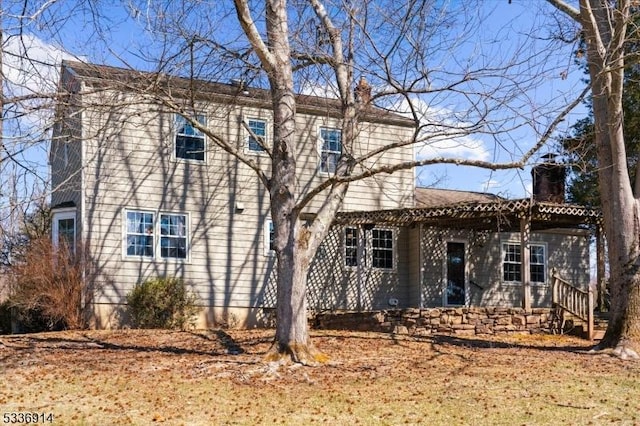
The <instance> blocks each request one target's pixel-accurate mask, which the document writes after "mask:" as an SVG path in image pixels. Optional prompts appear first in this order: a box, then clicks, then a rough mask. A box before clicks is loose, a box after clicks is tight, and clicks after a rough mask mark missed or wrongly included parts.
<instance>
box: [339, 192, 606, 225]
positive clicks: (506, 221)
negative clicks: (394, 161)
mask: <svg viewBox="0 0 640 426" xmlns="http://www.w3.org/2000/svg"><path fill="white" fill-rule="evenodd" d="M523 217H529V218H530V221H531V228H532V230H541V229H551V228H578V227H581V226H585V225H590V224H596V223H598V222H599V221H600V220H601V217H602V214H601V212H600V210H599V209H593V208H588V207H584V206H579V205H574V204H558V203H549V202H537V201H533V200H531V199H519V200H503V199H500V200H496V201H490V202H467V203H458V204H450V205H445V206H440V207H425V208H409V209H395V210H376V211H358V212H340V213H338V215H337V217H336V220H335V223H337V224H344V225H347V224H350V225H366V224H372V223H375V224H386V225H395V226H411V225H414V224H419V223H422V224H428V225H434V226H443V227H450V228H461V229H478V230H481V229H487V230H496V231H510V230H518V229H519V228H520V219H521V218H523Z"/></svg>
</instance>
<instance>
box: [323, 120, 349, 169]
mask: <svg viewBox="0 0 640 426" xmlns="http://www.w3.org/2000/svg"><path fill="white" fill-rule="evenodd" d="M322 129H326V130H337V131H339V132H340V147H341V148H344V143H343V141H342V129H341V128H340V127H337V126H325V125H322V126H318V128H317V144H316V148H317V149H316V151H317V155H318V163H317V167H316V168H317V170H318V173H319V174H320V175H322V176H333V175H335V171H334V172H330V171H328V170H322V152H323V151H324V150H323V149H322V147H323V145H324V139H322ZM327 152H331V153H336V152H337V151H327ZM343 154H344V149H342V150H341V151H340V156H342V155H343Z"/></svg>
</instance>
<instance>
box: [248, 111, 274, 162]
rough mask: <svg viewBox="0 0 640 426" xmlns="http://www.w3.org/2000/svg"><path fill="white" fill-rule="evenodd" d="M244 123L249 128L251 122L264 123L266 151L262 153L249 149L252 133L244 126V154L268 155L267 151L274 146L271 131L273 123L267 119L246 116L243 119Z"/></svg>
mask: <svg viewBox="0 0 640 426" xmlns="http://www.w3.org/2000/svg"><path fill="white" fill-rule="evenodd" d="M242 121H243V123H244V125H246V126H247V127H250V126H249V121H262V122H264V132H265V135H264V144H265V146H264V148H265V149H264V150H262V151H255V150H252V149H250V148H249V139H250V138H251V133H249V130H247V128H245V126H244V125H243V126H242V131H243V132H242V135H243V146H244V152H245V153H247V154H251V155H267V156H268V153H267V150H268V149H269V148H270V147H271V146H273V144H272V142H271V132H270V131H269V129H270V128H271V122H270V121H269V120H267V119H266V118H260V117H255V116H246V117H243V118H242Z"/></svg>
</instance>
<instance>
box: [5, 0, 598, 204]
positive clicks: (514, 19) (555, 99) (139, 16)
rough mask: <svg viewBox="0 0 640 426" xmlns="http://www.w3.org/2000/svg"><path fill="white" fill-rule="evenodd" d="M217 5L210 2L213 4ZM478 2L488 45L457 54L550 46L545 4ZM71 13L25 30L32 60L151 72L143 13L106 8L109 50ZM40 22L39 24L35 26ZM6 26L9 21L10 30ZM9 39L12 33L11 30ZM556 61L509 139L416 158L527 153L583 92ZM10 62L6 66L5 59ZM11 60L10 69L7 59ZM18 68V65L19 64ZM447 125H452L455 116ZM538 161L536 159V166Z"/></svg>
mask: <svg viewBox="0 0 640 426" xmlns="http://www.w3.org/2000/svg"><path fill="white" fill-rule="evenodd" d="M454 3H455V2H454ZM69 4H71V3H64V2H63V3H60V4H59V5H54V7H55V8H56V9H55V10H54V9H52V11H51V12H52V13H59V12H61V11H62V12H65V8H66V7H68V5H69ZM128 4H132V3H131V2H130V3H128ZM143 4H144V3H143ZM215 4H216V3H212V5H215ZM481 4H482V7H483V9H482V10H479V12H478V13H481V14H486V15H487V16H488V17H489V18H490V21H488V24H487V25H486V26H485V27H484V28H483V31H482V33H481V34H478V35H477V36H478V40H480V39H482V40H484V44H482V43H480V44H476V43H473V44H471V43H469V44H467V45H465V46H461V47H460V48H459V50H458V51H457V52H456V55H458V56H459V57H464V56H467V57H475V58H478V60H482V58H483V57H489V56H491V55H504V56H505V57H507V56H508V55H510V54H511V53H512V52H513V51H514V50H516V49H518V46H520V42H522V41H523V40H524V38H525V36H526V35H527V34H530V32H531V31H533V32H534V33H536V35H537V36H539V37H541V39H540V40H539V41H538V42H536V46H538V47H539V46H542V45H544V44H545V43H547V41H546V40H544V39H543V37H544V36H546V35H547V32H546V31H545V30H544V28H545V26H546V25H547V24H548V23H549V22H552V21H553V16H552V15H546V14H545V13H542V12H544V11H546V12H551V8H550V7H549V6H548V5H546V2H544V1H542V0H531V1H528V0H526V1H525V0H513V1H512V3H511V4H509V3H508V2H507V1H506V0H486V1H484V2H482V3H481ZM212 7H222V6H212ZM541 11H542V12H541ZM66 12H67V16H69V18H68V19H69V20H68V21H66V22H62V23H60V26H59V28H58V31H57V32H56V33H55V34H46V33H45V32H43V31H38V28H37V25H32V26H28V27H27V28H26V32H25V34H26V39H27V40H30V42H29V44H28V45H27V49H28V50H29V51H30V53H29V54H30V55H32V56H35V57H37V58H39V59H40V60H41V61H42V62H43V63H51V64H58V63H59V62H60V60H61V59H62V58H72V57H74V56H77V57H81V58H87V59H88V60H90V61H93V62H96V63H108V64H113V65H123V64H125V63H126V64H129V65H131V66H133V67H135V68H140V69H145V68H148V67H147V66H146V63H145V61H144V58H141V57H140V56H138V55H135V54H134V52H136V51H138V50H140V49H139V48H144V47H149V42H148V38H146V37H144V36H143V35H142V34H143V31H142V30H143V29H144V28H145V27H148V26H150V25H153V24H154V23H153V22H148V21H145V14H144V10H140V9H134V8H130V7H129V8H122V7H119V6H115V5H114V6H112V5H111V3H109V2H103V3H102V5H101V9H100V10H99V11H98V13H100V14H102V15H103V22H105V23H106V25H105V33H104V36H105V38H108V39H109V42H108V43H107V44H104V43H96V42H94V40H95V38H93V37H92V36H91V33H92V28H91V27H89V26H88V25H87V24H85V23H84V21H83V19H82V18H79V17H78V16H79V15H75V14H74V13H71V11H66ZM556 13H557V12H556ZM35 23H37V20H34V24H35ZM194 25H195V24H194ZM6 26H7V24H6V21H5V29H6ZM107 30H108V31H107ZM7 33H8V34H10V33H11V31H10V29H9V30H8V31H7ZM9 40H11V38H9ZM14 40H17V39H14ZM14 48H15V47H14ZM551 59H552V60H554V61H557V62H558V65H557V67H555V68H554V67H550V68H549V69H547V70H546V71H545V73H546V74H545V75H541V76H539V77H541V78H542V79H543V80H544V83H545V84H544V85H543V86H540V87H538V88H536V89H532V90H531V91H530V92H529V93H527V95H526V97H523V99H522V100H520V101H519V102H520V105H522V109H521V110H518V111H517V112H518V114H520V115H521V116H520V117H518V119H517V120H512V121H510V120H505V121H504V122H501V123H500V130H504V133H500V134H499V135H495V134H494V135H490V134H486V133H485V134H483V133H479V134H476V135H473V136H465V137H461V138H457V139H455V140H447V141H439V142H437V143H432V144H430V145H429V146H425V147H420V148H419V149H417V150H416V152H417V155H419V156H425V155H438V156H448V157H451V156H455V157H461V158H466V159H479V160H493V161H500V162H503V161H511V160H514V159H517V157H518V156H519V155H520V154H521V153H522V152H525V151H526V150H527V149H528V147H530V146H532V145H533V144H535V143H536V141H537V140H538V138H539V135H540V134H541V133H542V132H543V131H544V130H546V124H547V123H549V122H550V121H551V120H552V119H553V118H555V116H554V115H553V114H552V112H553V111H557V110H558V109H559V108H561V107H562V106H563V105H564V104H566V103H567V102H568V101H570V100H572V99H573V96H575V95H577V94H578V93H579V92H580V90H581V87H582V86H583V84H582V83H581V82H580V79H581V77H582V71H581V70H580V69H579V68H578V67H577V66H576V65H574V64H573V59H572V56H571V46H566V48H565V50H562V49H559V50H557V51H555V52H553V55H551V56H550V60H551ZM5 62H7V61H6V60H5ZM8 62H9V67H11V63H10V61H8ZM15 68H18V66H17V65H16V66H15ZM5 70H6V71H7V74H8V75H9V76H10V78H13V79H15V80H16V81H19V80H20V78H21V77H20V76H19V75H18V74H16V73H15V71H16V70H15V69H14V70H13V71H12V70H10V69H9V70H7V64H6V63H5ZM42 70H44V73H43V75H42V78H43V82H44V83H43V82H36V83H35V84H39V85H42V84H45V85H47V84H48V86H47V87H49V88H51V87H53V86H52V85H55V83H56V78H57V77H56V73H55V70H56V68H55V67H43V68H42ZM531 72H532V73H535V72H536V70H531ZM28 84H33V82H25V86H28ZM455 108H456V104H455V102H453V100H452V102H447V103H446V104H444V103H443V104H439V105H438V106H437V107H434V105H430V107H429V108H428V111H429V114H431V115H430V116H431V117H434V116H440V117H453V116H455V115H459V114H458V113H459V111H455ZM585 114H586V110H585V108H583V107H580V108H578V109H577V110H576V111H574V112H573V113H572V114H570V116H569V117H568V119H567V120H566V121H565V122H564V123H563V124H562V126H561V128H560V129H559V130H560V131H567V130H568V128H569V126H570V124H572V123H573V122H575V121H576V120H578V119H580V118H582V117H584V116H585ZM445 119H449V120H451V118H445ZM527 121H528V124H527ZM508 127H510V128H509V129H508V130H509V131H506V130H507V128H508ZM487 133H488V132H487ZM43 151H46V149H44V150H43V149H42V147H39V149H38V150H37V151H34V152H32V153H29V157H30V158H29V160H33V161H36V162H41V161H44V162H45V164H46V158H44V156H43ZM35 152H38V153H39V154H36V153H35ZM548 152H549V148H543V149H542V151H541V153H540V155H543V154H546V153H548ZM41 157H42V158H41ZM539 157H540V156H535V157H534V160H537V159H539ZM416 176H417V180H418V182H419V183H420V184H422V185H428V186H436V187H440V188H447V189H459V190H469V191H487V192H493V193H497V194H500V195H503V196H508V197H526V196H528V195H529V192H530V189H531V172H530V167H526V168H524V169H522V170H520V169H519V170H510V171H500V172H491V171H488V170H483V169H477V168H473V167H463V166H444V165H443V166H437V165H436V166H429V167H424V168H421V169H417V170H416Z"/></svg>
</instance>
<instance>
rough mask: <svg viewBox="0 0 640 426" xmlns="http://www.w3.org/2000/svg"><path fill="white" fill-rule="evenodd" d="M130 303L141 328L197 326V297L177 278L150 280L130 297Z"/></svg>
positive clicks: (138, 286) (134, 320)
mask: <svg viewBox="0 0 640 426" xmlns="http://www.w3.org/2000/svg"><path fill="white" fill-rule="evenodd" d="M127 304H128V305H129V312H130V314H131V318H132V320H133V325H134V326H135V327H137V328H167V329H172V328H173V329H182V330H184V329H186V328H188V327H189V326H191V327H193V326H194V325H195V317H196V315H197V313H198V310H199V308H198V306H197V296H196V295H195V294H194V293H192V292H190V291H189V290H188V289H187V287H186V285H185V283H184V281H182V280H181V279H179V278H173V277H159V278H150V279H148V280H146V281H144V282H142V283H140V284H138V285H136V286H135V288H133V290H131V292H129V294H127Z"/></svg>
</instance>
